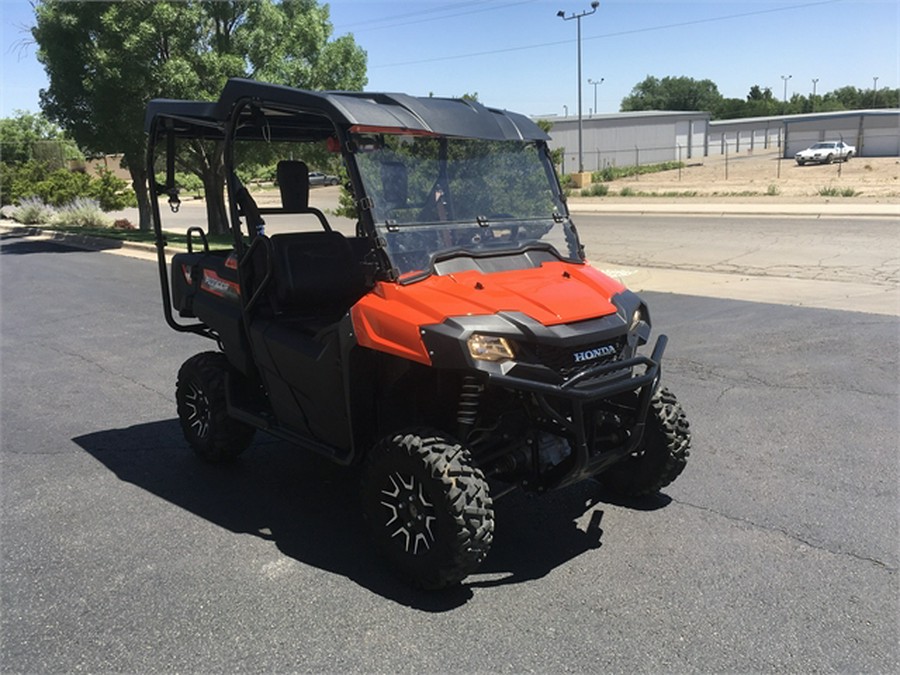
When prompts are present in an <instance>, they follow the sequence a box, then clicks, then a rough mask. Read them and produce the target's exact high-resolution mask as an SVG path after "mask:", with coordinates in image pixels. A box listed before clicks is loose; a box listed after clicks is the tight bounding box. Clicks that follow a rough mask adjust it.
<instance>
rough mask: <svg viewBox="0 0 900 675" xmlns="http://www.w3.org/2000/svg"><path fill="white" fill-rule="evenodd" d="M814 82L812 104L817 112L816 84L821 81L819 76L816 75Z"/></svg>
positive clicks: (813, 109)
mask: <svg viewBox="0 0 900 675" xmlns="http://www.w3.org/2000/svg"><path fill="white" fill-rule="evenodd" d="M812 83H813V94H812V100H811V101H810V103H811V104H812V111H813V112H816V85H817V84H818V83H819V78H818V77H814V78H813V81H812Z"/></svg>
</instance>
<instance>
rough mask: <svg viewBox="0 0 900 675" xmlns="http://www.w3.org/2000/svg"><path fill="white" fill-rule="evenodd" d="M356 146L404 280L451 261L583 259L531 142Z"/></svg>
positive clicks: (397, 141)
mask: <svg viewBox="0 0 900 675" xmlns="http://www.w3.org/2000/svg"><path fill="white" fill-rule="evenodd" d="M354 142H355V146H356V161H357V166H358V168H359V171H360V175H361V176H362V180H363V184H364V186H365V189H366V195H367V196H368V198H369V200H370V204H371V209H372V217H373V220H374V221H375V227H376V229H377V230H378V234H379V236H380V237H382V238H383V240H384V241H385V243H386V250H387V253H388V256H389V257H390V258H391V262H392V264H393V265H394V267H395V268H396V269H397V272H398V274H399V275H400V277H401V279H403V278H418V277H420V276H422V275H424V274H428V273H430V272H431V270H432V265H433V263H434V262H435V259H443V258H447V257H453V256H454V255H460V256H464V255H475V256H480V255H493V254H503V253H508V252H517V251H524V250H527V249H529V248H545V249H551V250H552V251H554V252H555V254H556V255H558V256H559V257H562V258H565V259H569V260H578V261H580V257H579V249H578V241H577V237H576V236H575V234H574V231H573V228H572V226H571V223H570V222H569V221H568V219H567V218H565V217H564V216H563V214H565V213H566V211H565V208H564V207H563V205H562V202H561V201H560V198H559V194H558V188H557V184H556V180H555V177H554V175H553V169H552V166H551V165H550V162H549V160H548V159H547V158H546V157H545V156H544V151H543V148H542V146H539V145H538V144H537V143H534V142H526V141H521V142H518V141H514V142H510V141H484V140H472V139H448V138H437V137H433V136H412V135H396V134H383V135H359V136H356V137H354Z"/></svg>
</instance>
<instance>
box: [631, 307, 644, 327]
mask: <svg viewBox="0 0 900 675" xmlns="http://www.w3.org/2000/svg"><path fill="white" fill-rule="evenodd" d="M643 320H644V313H643V312H642V311H641V308H640V307H638V308H637V309H636V310H634V314H632V315H631V321H630V322H629V323H628V332H629V333H630V332H632V331H634V330H636V329H637V327H638V326H639V325H640V324H641V321H643Z"/></svg>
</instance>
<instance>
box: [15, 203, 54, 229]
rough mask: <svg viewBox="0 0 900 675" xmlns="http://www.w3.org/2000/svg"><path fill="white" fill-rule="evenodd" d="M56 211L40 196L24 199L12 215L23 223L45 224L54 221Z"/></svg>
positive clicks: (18, 221)
mask: <svg viewBox="0 0 900 675" xmlns="http://www.w3.org/2000/svg"><path fill="white" fill-rule="evenodd" d="M55 215H56V211H55V210H54V209H53V207H51V206H48V205H47V204H45V203H44V202H43V200H41V199H39V198H38V197H28V198H26V199H23V200H22V201H21V202H20V203H19V206H17V207H16V208H15V209H13V210H12V213H11V214H10V216H11V217H12V219H13V220H15V221H16V222H17V223H22V224H23V225H44V224H46V223H49V222H51V221H53V218H54V216H55Z"/></svg>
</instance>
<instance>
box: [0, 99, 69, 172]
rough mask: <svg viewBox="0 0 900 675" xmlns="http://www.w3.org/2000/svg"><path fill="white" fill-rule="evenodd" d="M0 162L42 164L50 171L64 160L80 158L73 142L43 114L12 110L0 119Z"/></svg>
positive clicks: (61, 164) (60, 165) (59, 165)
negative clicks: (46, 165)
mask: <svg viewBox="0 0 900 675" xmlns="http://www.w3.org/2000/svg"><path fill="white" fill-rule="evenodd" d="M0 159H2V161H3V163H4V164H21V163H23V162H27V161H28V160H32V159H34V160H38V161H44V162H47V163H49V164H51V165H52V166H53V168H59V167H62V166H63V164H64V163H65V161H66V160H69V159H83V156H82V154H81V151H80V150H79V149H78V146H77V145H76V144H75V142H74V141H73V140H72V139H70V138H68V137H67V136H66V135H65V133H64V132H63V131H62V130H61V129H60V128H59V127H58V126H56V125H55V124H53V123H52V122H51V121H50V120H48V119H47V118H46V117H45V116H44V115H41V114H34V113H28V112H22V111H21V110H17V111H16V116H15V117H7V118H4V119H0Z"/></svg>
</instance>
